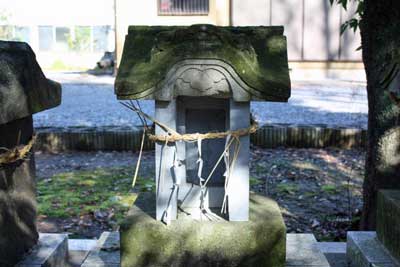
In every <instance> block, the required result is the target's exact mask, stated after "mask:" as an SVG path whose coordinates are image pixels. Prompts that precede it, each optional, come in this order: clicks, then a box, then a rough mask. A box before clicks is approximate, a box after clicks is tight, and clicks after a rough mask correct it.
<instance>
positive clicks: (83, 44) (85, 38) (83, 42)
mask: <svg viewBox="0 0 400 267" xmlns="http://www.w3.org/2000/svg"><path fill="white" fill-rule="evenodd" d="M91 31H92V29H91V27H90V26H76V27H75V36H74V38H73V40H72V41H71V42H70V49H72V50H75V51H90V49H91V43H90V38H91Z"/></svg>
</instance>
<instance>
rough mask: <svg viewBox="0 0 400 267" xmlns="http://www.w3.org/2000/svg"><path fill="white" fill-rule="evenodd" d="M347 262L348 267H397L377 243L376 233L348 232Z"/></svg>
mask: <svg viewBox="0 0 400 267" xmlns="http://www.w3.org/2000/svg"><path fill="white" fill-rule="evenodd" d="M347 261H348V263H349V267H371V266H385V267H399V265H398V263H396V262H395V260H394V258H392V257H391V256H390V254H389V252H388V251H387V250H386V249H385V248H384V246H383V245H382V244H381V243H380V242H379V241H378V238H377V236H376V232H348V233H347Z"/></svg>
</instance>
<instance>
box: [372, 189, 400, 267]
mask: <svg viewBox="0 0 400 267" xmlns="http://www.w3.org/2000/svg"><path fill="white" fill-rule="evenodd" d="M376 231H377V235H378V239H379V240H380V241H381V242H382V244H383V245H384V246H385V247H386V248H387V249H388V250H389V251H390V253H391V254H392V256H394V257H395V258H397V260H400V190H381V191H379V193H378V208H377V229H376Z"/></svg>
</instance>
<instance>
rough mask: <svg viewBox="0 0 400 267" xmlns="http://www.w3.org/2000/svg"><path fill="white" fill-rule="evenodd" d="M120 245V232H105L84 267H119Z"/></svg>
mask: <svg viewBox="0 0 400 267" xmlns="http://www.w3.org/2000/svg"><path fill="white" fill-rule="evenodd" d="M119 244H120V237H119V232H104V233H103V234H102V235H101V236H100V238H99V240H98V241H97V245H96V248H94V249H93V250H92V251H90V253H89V255H88V257H87V258H86V260H85V261H84V262H83V264H82V267H119V266H120V262H121V259H120V246H119Z"/></svg>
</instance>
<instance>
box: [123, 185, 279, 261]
mask: <svg viewBox="0 0 400 267" xmlns="http://www.w3.org/2000/svg"><path fill="white" fill-rule="evenodd" d="M155 203H156V201H155V195H154V194H152V193H142V194H140V195H139V197H138V199H137V200H136V202H135V204H134V206H133V207H132V208H131V210H130V211H129V213H128V216H127V218H126V219H125V221H124V222H123V223H122V224H121V228H120V236H121V257H122V258H121V266H122V267H131V266H132V267H133V266H135V267H141V266H154V267H155V266H174V267H180V266H201V267H202V266H265V267H268V266H271V267H281V266H282V267H283V266H285V255H286V227H285V224H284V222H283V218H282V214H281V212H280V210H279V207H278V205H277V204H276V202H275V201H273V200H271V199H269V198H266V197H263V196H260V195H256V194H250V220H249V221H248V222H229V221H226V220H220V221H209V220H201V221H200V220H193V219H192V218H191V217H190V216H189V215H187V214H185V213H183V212H181V213H179V214H178V220H176V221H173V222H172V223H171V224H170V225H168V226H167V225H165V224H163V223H162V222H160V221H157V220H156V219H155V211H156V209H155Z"/></svg>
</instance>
